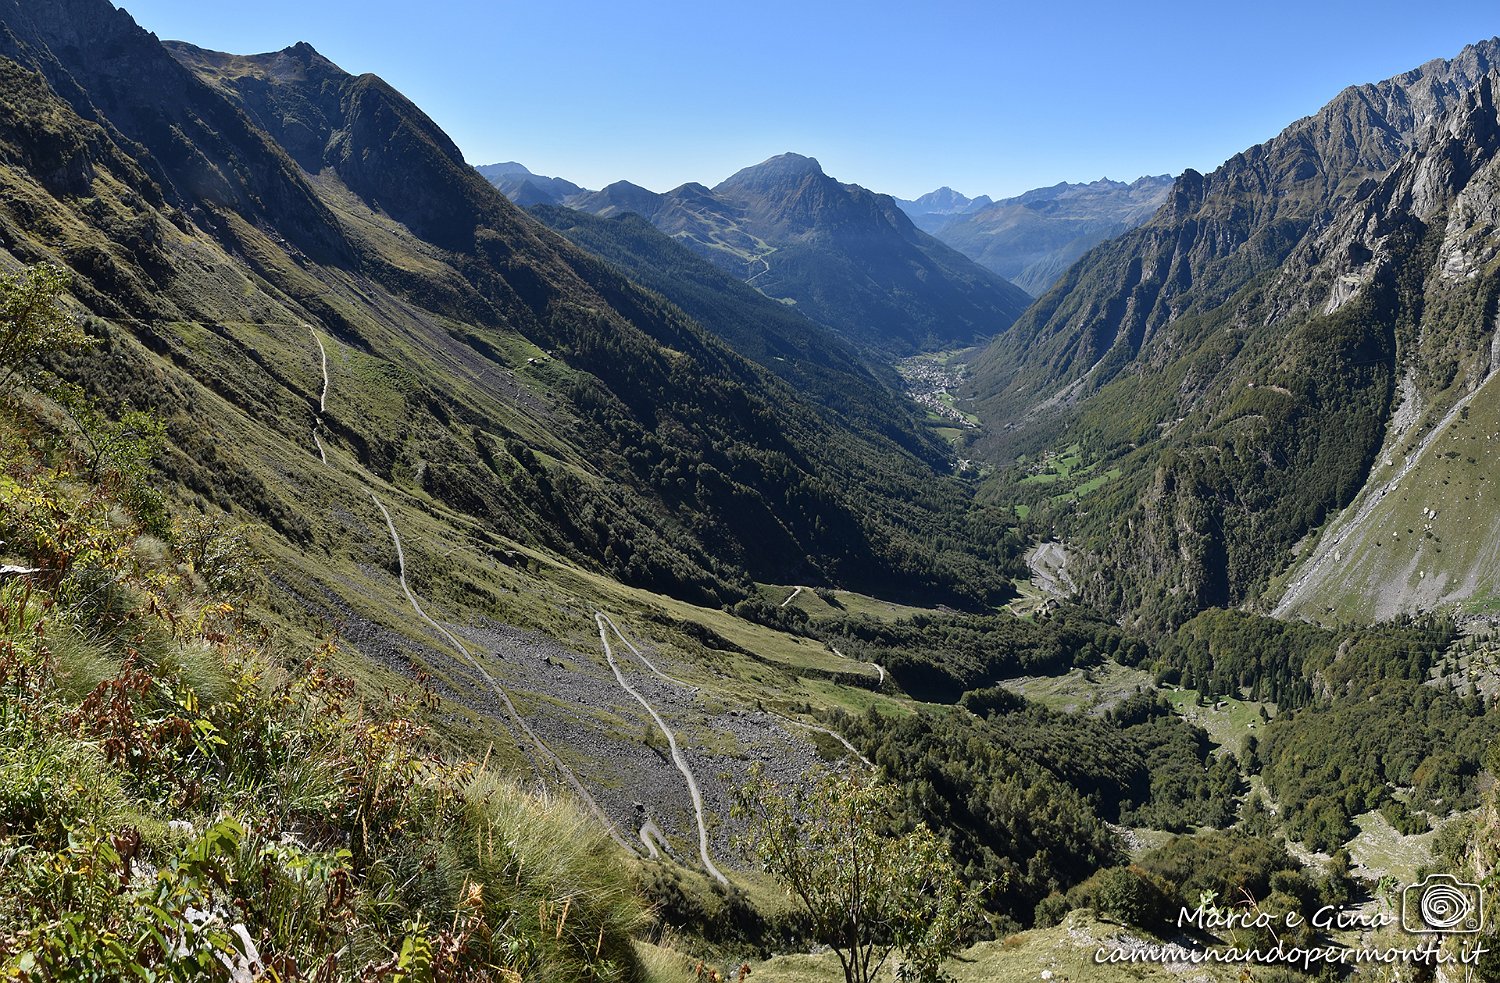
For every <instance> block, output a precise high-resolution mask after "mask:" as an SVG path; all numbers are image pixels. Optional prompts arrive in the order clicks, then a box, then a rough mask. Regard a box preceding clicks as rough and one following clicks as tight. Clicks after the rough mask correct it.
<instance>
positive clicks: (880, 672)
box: [828, 645, 885, 686]
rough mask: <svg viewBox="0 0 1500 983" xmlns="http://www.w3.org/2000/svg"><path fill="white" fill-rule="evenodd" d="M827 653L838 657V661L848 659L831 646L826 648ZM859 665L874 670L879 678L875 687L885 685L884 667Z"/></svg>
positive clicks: (862, 663)
mask: <svg viewBox="0 0 1500 983" xmlns="http://www.w3.org/2000/svg"><path fill="white" fill-rule="evenodd" d="M828 651H830V652H832V653H833V654H834V655H836V656H838V657H839V658H840V659H849V657H848V656H847V655H845V654H844V653H842V652H840V651H839V650H838V649H836V648H834V647H833V646H832V645H830V646H828ZM849 661H850V662H853V661H855V660H854V659H849ZM860 665H862V666H869V667H870V668H871V669H874V670H875V672H876V674H877V675H879V676H880V682H879V683H877V684H876V685H878V686H884V685H885V667H884V666H882V665H881V664H880V663H878V662H861V663H860Z"/></svg>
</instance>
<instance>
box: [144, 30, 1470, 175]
mask: <svg viewBox="0 0 1500 983" xmlns="http://www.w3.org/2000/svg"><path fill="white" fill-rule="evenodd" d="M117 5H119V6H124V7H125V8H126V9H128V10H129V11H130V12H131V13H132V14H134V15H135V18H136V20H137V21H138V22H140V23H141V24H142V25H143V26H144V27H146V28H148V29H149V30H152V31H155V32H156V33H157V34H158V35H159V36H160V37H162V38H176V39H181V40H185V41H190V42H192V43H194V44H198V45H201V46H203V47H208V48H217V49H220V50H225V51H233V52H236V53H241V54H249V53H254V52H261V51H273V50H278V49H280V48H284V47H287V46H288V45H291V44H293V43H295V42H297V41H307V42H310V43H311V44H312V45H313V46H314V47H316V48H317V49H318V50H320V51H321V52H323V54H325V55H326V56H328V57H329V58H331V59H332V60H334V61H335V62H337V63H338V64H340V65H341V66H343V67H344V68H345V69H347V70H349V71H351V72H354V73H362V72H373V73H374V74H377V75H380V76H382V77H384V78H385V79H386V80H387V81H389V82H390V83H391V84H393V85H394V86H396V87H397V88H398V89H400V90H401V91H402V92H404V93H405V94H406V95H407V96H408V97H410V98H411V99H412V100H413V101H414V102H416V103H417V104H418V105H419V106H421V107H422V108H423V109H424V110H426V111H427V113H428V114H429V115H431V116H432V117H433V118H434V119H436V120H437V122H438V123H439V124H440V125H441V126H442V127H443V128H444V129H445V130H447V131H448V133H449V134H450V135H451V136H452V137H453V138H454V140H455V141H457V143H458V145H459V146H460V147H462V148H463V151H464V154H465V156H467V158H468V159H469V161H470V162H471V163H474V164H487V163H493V162H496V161H504V160H517V161H520V162H521V163H523V164H525V165H527V166H528V167H530V168H531V170H533V171H535V172H537V173H539V174H548V175H558V176H561V177H566V178H568V179H570V180H572V181H575V182H577V183H579V184H582V185H584V186H586V187H590V188H598V187H602V186H603V185H605V184H608V183H610V182H612V181H616V180H619V179H621V178H624V179H627V180H630V181H634V182H635V183H637V184H641V185H644V186H646V187H648V188H652V189H654V190H657V191H665V190H668V189H670V188H672V187H675V186H677V185H679V184H681V183H683V182H686V181H701V182H703V183H705V184H709V185H712V184H715V183H717V182H718V181H720V180H722V179H723V178H725V177H727V176H728V175H729V174H731V173H733V172H734V171H735V170H737V169H739V168H740V167H743V166H745V165H747V164H753V163H756V162H758V161H760V160H763V159H765V158H766V157H769V156H772V155H774V154H777V153H781V152H783V151H786V150H795V151H797V152H798V153H803V154H807V155H809V156H813V157H817V158H818V159H819V160H820V161H821V162H822V164H823V168H824V170H825V171H827V172H828V173H829V174H831V175H833V176H834V177H837V178H839V179H840V180H843V181H849V182H854V183H858V184H862V185H865V186H866V187H869V188H872V189H874V190H876V191H881V192H886V193H889V194H895V195H899V196H901V197H906V198H911V197H915V196H917V195H919V194H922V193H923V192H926V191H930V190H932V189H933V188H936V187H938V186H940V185H949V186H951V187H954V188H956V189H958V190H959V191H962V192H964V193H966V194H968V195H971V196H975V195H979V194H989V195H991V196H994V197H1002V196H1007V195H1013V194H1017V193H1019V192H1021V191H1025V190H1027V189H1029V188H1034V187H1039V186H1044V185H1050V184H1055V183H1057V182H1058V181H1088V180H1093V179H1095V178H1099V177H1104V176H1108V177H1111V178H1116V179H1133V178H1136V177H1138V176H1140V175H1142V174H1163V173H1170V174H1177V173H1179V172H1181V171H1182V170H1183V169H1184V168H1187V167H1194V168H1197V169H1199V170H1205V171H1206V170H1210V169H1212V168H1213V167H1215V166H1216V165H1217V164H1219V163H1220V162H1222V161H1223V160H1224V159H1226V158H1227V157H1229V156H1231V155H1233V154H1234V153H1236V152H1237V151H1239V150H1243V149H1245V148H1246V147H1249V146H1251V145H1253V144H1256V143H1259V142H1260V141H1262V140H1265V139H1267V138H1269V137H1271V136H1273V135H1274V134H1275V133H1276V132H1277V131H1279V130H1280V129H1281V128H1282V127H1284V126H1285V125H1286V124H1287V123H1290V122H1291V121H1292V120H1294V119H1297V118H1298V117H1301V116H1305V115H1307V114H1309V113H1311V112H1314V111H1315V110H1316V109H1317V108H1318V107H1319V106H1321V105H1322V104H1323V103H1325V102H1327V101H1328V100H1329V99H1330V98H1332V97H1333V95H1334V94H1335V93H1337V92H1338V91H1339V89H1341V88H1343V87H1344V86H1345V85H1349V84H1353V83H1358V82H1370V81H1376V80H1378V79H1382V78H1386V77H1389V76H1391V75H1395V74H1398V73H1400V72H1402V71H1405V70H1407V69H1409V68H1414V67H1416V66H1417V65H1419V64H1421V63H1423V62H1425V61H1427V60H1429V59H1431V58H1436V57H1449V56H1451V55H1453V54H1456V53H1457V52H1458V51H1459V49H1461V48H1462V47H1463V46H1464V45H1465V44H1467V43H1470V42H1473V41H1477V40H1480V39H1483V38H1487V37H1491V36H1493V35H1495V34H1500V5H1496V4H1495V3H1494V0H1484V2H1454V0H1427V2H1424V3H1420V4H1418V3H1414V2H1412V0H1403V2H1400V3H1393V2H1385V0H1370V2H1358V3H1356V2H1347V0H1330V2H1322V0H1298V2H1295V3H1293V2H1285V0H1270V2H1265V0H1261V2H1255V0H1252V2H1245V3H1238V4H1230V3H1220V2H1214V0H1206V2H1197V3H1187V2H1177V0H1174V2H1169V3H1133V4H1130V3H1092V2H1089V3H1074V2H1066V0H1053V2H1032V3H1027V4H1016V3H1009V2H992V3H978V2H965V0H927V2H926V3H917V2H912V0H905V2H899V3H898V2H889V0H866V2H863V3H852V2H842V3H841V2H822V0H759V2H755V3H749V2H745V0H736V2H732V3H730V2H723V0H695V2H683V0H659V2H658V0H640V2H630V0H601V2H596V0H527V2H513V0H487V2H481V0H452V2H448V0H428V2H423V3H417V2H412V0H358V2H356V0H254V2H248V0H118V2H117Z"/></svg>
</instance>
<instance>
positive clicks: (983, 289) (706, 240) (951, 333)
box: [497, 153, 1030, 359]
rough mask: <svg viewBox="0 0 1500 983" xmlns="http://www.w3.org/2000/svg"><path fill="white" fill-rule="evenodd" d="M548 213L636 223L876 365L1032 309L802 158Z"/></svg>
mask: <svg viewBox="0 0 1500 983" xmlns="http://www.w3.org/2000/svg"><path fill="white" fill-rule="evenodd" d="M499 180H501V181H504V182H511V181H514V180H515V178H513V177H512V178H500V179H499ZM497 186H501V187H502V190H503V187H504V186H502V185H499V184H497ZM505 186H509V185H505ZM522 190H523V189H522V188H520V187H517V188H516V193H517V194H518V195H519V194H521V193H522ZM531 194H533V192H526V195H527V196H530V195H531ZM518 202H520V203H525V199H524V198H518ZM547 203H550V204H555V205H556V204H561V205H566V206H567V207H569V208H574V209H577V210H579V211H584V212H589V213H591V214H594V215H599V216H602V217H606V218H607V217H611V216H616V215H621V214H625V213H633V214H636V215H640V216H641V217H642V218H644V219H646V220H647V221H649V222H650V223H651V224H652V225H654V226H656V228H658V229H660V230H661V231H663V232H665V233H666V234H667V235H669V236H672V237H673V238H674V239H677V240H678V241H680V242H681V243H682V244H683V245H685V246H686V247H687V248H689V249H691V250H693V251H695V252H697V253H698V254H699V255H700V256H702V257H704V258H705V259H707V260H709V261H710V262H712V263H714V264H715V265H717V266H718V267H720V268H721V269H723V270H724V271H726V272H727V273H729V274H731V275H732V276H734V277H736V278H738V279H740V280H742V281H744V282H746V283H749V284H751V285H752V286H754V287H755V288H756V289H757V290H759V291H760V292H761V293H763V294H765V295H766V296H768V297H771V298H773V299H775V300H779V301H781V302H783V303H786V304H790V305H792V306H794V307H795V309H796V310H797V311H799V312H800V313H802V314H804V315H806V316H807V317H808V318H809V319H811V320H813V321H816V322H818V323H820V324H823V325H826V326H828V327H830V328H832V329H833V330H835V331H836V332H838V333H839V334H840V335H842V336H843V337H844V338H845V339H847V340H848V341H849V342H851V343H853V344H854V345H855V346H857V347H859V348H861V349H862V350H865V351H868V352H871V353H877V354H878V355H879V356H880V358H881V359H889V358H890V357H891V356H897V355H907V354H911V353H912V352H915V351H918V350H922V349H935V348H956V347H963V346H967V345H972V344H974V343H976V342H978V341H980V340H987V339H988V338H990V337H993V336H994V335H997V334H999V333H1001V332H1003V331H1004V330H1005V329H1006V328H1008V327H1009V326H1010V325H1011V323H1012V322H1013V321H1014V320H1015V319H1016V317H1018V316H1019V315H1020V313H1021V311H1023V310H1024V309H1025V308H1026V305H1027V304H1028V303H1029V302H1030V297H1029V296H1028V295H1027V294H1026V293H1025V291H1023V290H1020V289H1018V288H1017V287H1016V286H1015V285H1013V284H1011V283H1010V282H1009V281H1007V280H1005V279H1004V278H1002V277H999V276H996V275H994V274H993V273H990V272H988V271H986V270H984V269H982V268H980V267H979V266H977V265H976V264H974V263H973V262H971V261H970V260H968V259H967V258H965V257H964V256H962V255H960V254H959V253H957V252H955V251H954V250H952V249H950V248H949V247H947V246H945V245H944V244H943V243H941V242H939V241H938V240H936V239H934V238H932V237H931V236H929V235H927V234H926V233H925V232H922V231H921V230H920V229H918V228H917V227H916V226H914V225H913V224H912V222H911V220H910V219H909V218H908V217H907V216H906V214H905V213H904V212H903V211H902V210H901V209H900V208H899V207H897V205H896V203H895V201H894V200H893V199H891V198H890V197H888V196H886V195H879V194H875V193H873V192H870V191H867V190H866V189H864V188H861V187H859V186H858V185H853V184H841V183H839V182H838V181H836V180H834V179H833V178H830V177H829V176H828V175H826V174H824V173H823V169H822V167H821V166H820V165H819V164H818V162H817V161H816V160H814V159H813V158H811V157H803V156H801V155H798V154H791V153H788V154H782V155H780V156H778V157H773V158H771V159H770V160H767V161H764V162H762V163H760V164H757V165H755V166H753V167H747V168H745V169H743V170H741V171H739V172H737V173H735V174H734V175H732V176H730V177H729V178H727V179H726V180H724V181H722V182H720V183H719V184H718V185H716V186H715V187H713V188H708V187H705V186H704V185H701V184H685V185H683V186H682V187H680V188H675V189H673V190H672V191H668V192H666V193H664V194H658V193H656V192H653V191H649V190H647V189H645V188H642V187H640V186H638V185H634V184H631V183H629V182H628V181H620V182H616V183H615V184H611V185H610V186H608V187H606V188H604V189H602V190H600V191H593V192H587V191H585V192H579V193H573V194H567V195H559V194H556V193H552V194H549V195H548V196H547Z"/></svg>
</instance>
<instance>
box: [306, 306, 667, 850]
mask: <svg viewBox="0 0 1500 983" xmlns="http://www.w3.org/2000/svg"><path fill="white" fill-rule="evenodd" d="M306 327H307V330H308V332H309V333H311V334H312V337H313V341H315V342H317V345H318V354H319V356H320V361H321V364H322V369H323V390H322V392H321V393H320V394H319V396H318V412H319V413H320V414H321V413H323V412H325V411H326V410H327V406H328V349H326V348H324V347H323V340H322V339H321V338H319V337H318V332H317V331H315V330H314V329H313V327H312V325H310V324H309V325H306ZM322 425H323V418H322V416H321V415H320V416H319V417H318V418H317V423H316V426H315V427H314V430H313V443H314V444H316V445H317V448H318V454H319V456H320V457H321V458H322V459H323V463H324V464H327V463H328V455H327V454H326V453H324V451H323V442H322V441H321V440H319V439H318V432H317V429H316V427H321V426H322ZM370 498H371V500H372V501H374V503H375V507H376V508H378V509H380V514H381V515H382V516H384V517H385V526H386V529H387V530H389V531H390V534H391V543H392V544H393V545H394V546H395V547H396V564H397V579H398V580H399V581H400V583H401V590H402V592H403V593H405V594H406V599H407V601H409V602H410V603H411V607H412V610H413V611H415V612H416V613H417V617H419V618H421V619H422V620H423V621H425V622H427V624H429V625H431V626H432V627H433V628H435V629H437V631H438V633H439V634H441V635H442V636H443V637H444V638H446V639H447V640H448V642H449V643H450V644H451V645H452V646H453V647H454V649H456V650H457V651H458V653H459V654H460V655H462V656H463V657H464V659H466V660H467V661H468V663H469V664H470V665H471V666H473V667H474V669H475V671H476V672H478V673H479V675H480V676H482V677H483V678H484V681H485V683H486V684H488V686H489V688H490V691H491V692H493V693H494V694H495V696H496V697H497V698H498V699H499V700H500V702H501V703H503V704H504V705H505V708H506V710H507V711H508V712H509V713H510V716H511V719H512V720H514V721H515V723H516V726H517V727H519V728H520V729H521V732H522V733H524V734H525V735H526V737H527V738H528V739H529V740H530V741H531V743H532V746H533V747H534V748H535V749H536V751H540V752H541V753H542V754H543V755H545V756H546V757H547V759H548V760H549V761H550V762H551V763H552V765H553V767H554V768H555V769H556V770H557V773H558V774H559V775H561V776H562V777H563V778H564V779H566V781H567V782H568V784H569V785H571V786H573V790H574V791H575V792H577V793H578V797H579V800H580V801H582V802H583V804H584V805H586V806H588V808H589V810H590V811H591V812H593V814H594V815H595V816H596V817H597V818H598V820H599V821H600V822H601V823H603V824H604V830H605V832H607V833H608V834H609V836H610V839H612V840H614V841H615V842H616V843H618V844H619V845H620V846H621V847H622V848H623V849H625V850H626V851H627V852H628V853H630V854H632V855H635V856H639V855H640V854H639V851H637V850H636V848H635V847H633V846H631V845H630V843H629V842H627V841H626V840H625V838H624V837H623V836H621V835H620V832H619V830H617V829H615V824H614V823H612V822H611V821H610V819H609V815H608V814H607V813H606V812H605V811H604V810H603V809H601V808H600V807H599V803H598V802H596V801H595V800H594V797H593V796H592V795H591V794H589V790H588V789H587V788H585V787H584V785H583V783H582V782H581V781H579V780H578V776H577V775H576V774H574V773H573V769H572V768H569V767H568V765H567V763H566V762H565V761H563V760H562V758H560V757H558V756H557V754H556V753H554V752H553V750H552V749H551V748H550V747H548V746H547V744H546V742H544V741H543V740H542V739H541V738H540V737H538V736H537V734H536V732H535V731H533V730H532V729H531V727H530V725H528V724H527V723H526V718H524V717H522V716H521V713H520V711H519V710H517V709H516V705H515V704H514V703H512V702H511V699H510V694H508V693H506V691H505V688H504V687H503V686H501V685H500V684H499V682H497V681H496V679H495V677H494V676H492V675H490V673H489V670H487V669H485V667H484V666H483V665H481V664H480V662H479V660H478V659H476V658H474V654H473V653H472V652H470V651H469V649H468V647H467V646H466V645H464V643H463V642H461V641H459V640H458V636H456V635H454V634H453V633H452V632H451V631H449V630H448V629H447V628H444V627H443V626H442V625H440V624H438V623H437V622H436V621H434V620H433V619H432V618H431V617H429V616H428V614H427V612H426V611H424V610H422V605H421V604H420V603H419V602H418V601H417V596H416V594H414V593H412V589H411V586H410V585H409V584H407V582H406V551H405V549H403V548H402V545H401V534H400V533H398V532H397V531H396V523H395V521H394V520H393V519H392V518H391V513H390V510H389V509H387V508H386V507H385V503H384V502H382V501H381V500H380V497H379V496H378V495H376V494H375V492H374V491H373V490H370ZM506 727H507V729H509V725H506ZM511 736H512V737H514V736H515V734H514V732H512V734H511ZM516 744H517V746H518V747H521V748H522V750H523V751H524V752H525V754H526V756H527V758H528V759H529V760H530V761H531V767H532V769H533V770H534V771H535V772H536V775H537V779H538V780H539V781H541V782H542V783H543V785H545V784H546V777H545V775H544V774H543V771H542V766H541V763H540V762H539V761H538V760H537V755H536V752H535V751H526V749H525V747H524V746H522V745H521V742H520V741H517V742H516Z"/></svg>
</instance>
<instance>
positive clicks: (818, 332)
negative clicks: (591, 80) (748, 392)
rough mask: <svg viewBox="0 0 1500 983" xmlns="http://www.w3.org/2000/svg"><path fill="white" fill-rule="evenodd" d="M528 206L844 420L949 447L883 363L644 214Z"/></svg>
mask: <svg viewBox="0 0 1500 983" xmlns="http://www.w3.org/2000/svg"><path fill="white" fill-rule="evenodd" d="M532 214H534V215H535V216H537V218H539V219H541V220H542V221H543V222H545V223H546V224H547V225H549V226H551V227H552V228H553V229H556V230H557V231H558V232H561V233H562V234H563V235H565V236H566V237H567V238H568V239H569V240H570V241H571V242H573V243H574V244H575V245H578V246H581V247H583V248H585V249H587V250H589V251H590V252H592V253H594V254H595V255H597V256H600V257H601V258H603V259H607V260H609V261H610V262H611V263H613V264H615V265H616V266H618V267H620V268H621V269H622V270H624V271H625V272H626V273H628V274H629V275H630V277H631V278H632V279H634V280H635V281H636V282H637V283H640V284H641V285H642V286H645V287H648V288H650V289H652V290H655V291H657V292H658V293H660V294H662V295H663V296H665V297H666V298H667V299H668V300H670V301H672V303H674V304H676V305H677V306H678V307H681V308H682V310H683V311H684V312H685V313H687V314H688V315H690V316H691V317H693V318H694V319H695V320H696V321H697V322H698V323H699V324H701V325H703V326H704V327H705V328H707V329H708V330H711V331H712V332H713V333H714V334H715V335H717V336H718V337H719V338H721V339H722V340H723V341H724V342H725V343H726V344H728V345H729V346H730V347H731V348H733V349H734V350H735V351H736V352H738V353H739V354H740V355H743V356H744V357H745V358H748V359H750V360H751V361H753V362H755V363H756V364H757V365H760V366H761V367H762V368H764V369H766V370H768V371H770V372H771V373H773V374H775V375H776V376H778V377H779V378H781V379H782V380H784V381H785V382H786V383H787V384H788V385H790V386H792V387H794V388H795V389H796V390H797V391H798V392H800V393H802V394H804V395H806V396H809V397H811V399H812V401H813V402H814V403H816V404H817V405H818V406H820V407H823V408H825V409H827V410H831V411H833V412H834V413H835V414H837V418H838V420H839V421H840V422H841V424H842V425H843V426H844V427H845V428H847V429H849V430H851V431H855V432H865V431H874V432H877V433H879V434H881V435H883V436H884V437H885V438H887V439H889V440H892V441H896V442H899V443H901V444H902V445H904V446H906V447H908V449H910V450H911V451H913V453H916V454H918V455H919V456H921V457H923V458H925V459H928V460H931V461H934V462H936V461H941V460H942V459H943V458H944V457H945V456H946V455H947V448H946V447H945V446H940V445H939V444H937V443H936V442H934V441H933V440H931V439H929V440H927V441H925V442H919V441H918V440H917V439H916V434H918V433H919V432H920V431H921V430H922V427H921V426H920V424H919V422H918V421H917V420H916V418H915V415H914V410H913V408H912V406H911V404H909V403H907V402H906V401H905V400H903V399H902V398H901V397H900V395H899V386H900V379H899V377H898V376H896V374H895V373H894V372H893V371H892V370H891V369H890V368H889V367H887V366H881V365H878V364H871V363H869V362H867V361H866V360H865V359H864V358H862V357H861V356H860V355H859V354H858V353H857V352H855V351H854V350H853V349H852V348H851V347H850V346H849V345H848V344H847V343H846V342H844V341H842V340H841V339H839V338H838V337H837V336H835V335H834V334H833V333H832V332H830V331H829V330H828V329H827V328H825V327H823V326H822V325H820V324H817V323H815V322H813V321H809V320H808V319H807V318H805V317H803V316H802V315H801V314H800V313H798V312H797V311H796V310H793V309H790V308H788V307H787V306H786V305H784V304H778V303H777V302H775V301H773V300H771V299H769V298H767V297H766V296H765V295H763V294H761V293H759V292H758V291H756V290H755V289H754V288H753V287H750V286H747V285H746V284H744V283H741V282H740V281H739V280H736V279H734V278H733V277H731V276H729V275H728V274H727V273H725V272H724V271H723V270H721V269H719V268H718V267H717V266H714V265H713V264H711V263H709V262H707V261H706V260H704V259H701V258H699V257H698V256H697V255H696V254H695V253H693V252H692V251H690V250H689V249H687V247H685V246H683V245H682V244H681V243H680V242H678V241H677V240H674V239H672V238H670V237H669V236H667V235H666V234H664V233H662V232H659V231H657V230H656V228H655V227H653V226H652V225H651V224H650V223H649V222H647V221H645V220H644V219H642V218H641V217H640V216H638V215H636V214H634V213H632V212H622V213H620V214H618V215H615V216H614V217H611V218H599V217H596V216H593V215H589V214H587V213H585V212H579V211H574V210H572V209H562V208H547V207H545V206H544V207H538V208H534V209H532Z"/></svg>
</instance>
